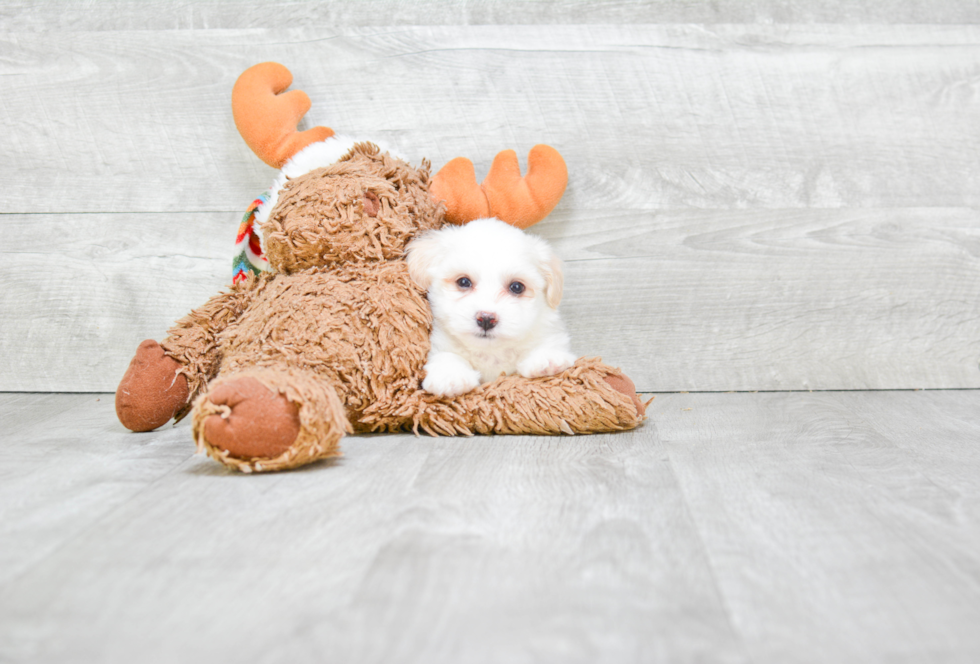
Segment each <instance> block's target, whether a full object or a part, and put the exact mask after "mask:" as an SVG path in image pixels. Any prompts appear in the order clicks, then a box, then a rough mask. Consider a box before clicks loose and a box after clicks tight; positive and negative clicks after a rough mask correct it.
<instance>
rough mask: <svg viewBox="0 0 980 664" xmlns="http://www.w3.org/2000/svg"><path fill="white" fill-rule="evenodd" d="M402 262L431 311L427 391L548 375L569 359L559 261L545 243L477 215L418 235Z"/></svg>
mask: <svg viewBox="0 0 980 664" xmlns="http://www.w3.org/2000/svg"><path fill="white" fill-rule="evenodd" d="M407 261H408V269H409V272H410V273H411V275H412V279H413V280H415V282H416V283H417V284H418V285H419V286H420V287H422V288H424V289H426V290H427V291H428V294H429V305H430V306H431V308H432V318H433V324H432V335H431V343H432V347H431V350H430V351H429V356H428V358H427V362H426V365H425V373H426V376H425V380H423V382H422V389H424V390H425V391H427V392H430V393H432V394H437V395H440V396H456V395H458V394H463V393H465V392H469V391H470V390H472V389H473V388H475V387H477V386H478V385H479V384H480V383H481V382H488V381H491V380H493V379H495V378H497V377H498V376H500V375H501V374H512V373H515V372H516V373H519V374H521V375H522V376H526V377H528V378H536V377H538V376H551V375H554V374H556V373H559V372H561V371H564V370H565V369H567V368H568V367H570V366H571V365H572V364H574V363H575V356H574V355H573V354H572V353H571V351H570V340H569V337H568V333H567V332H566V331H565V326H564V324H563V323H562V321H561V318H560V317H559V316H558V303H559V302H561V295H562V267H561V260H559V258H558V257H557V256H556V255H555V254H554V252H552V250H551V248H550V247H549V246H548V244H547V243H546V242H545V241H544V240H542V239H540V238H536V237H534V236H532V235H528V234H526V233H524V232H522V231H521V230H520V229H518V228H515V227H513V226H510V225H509V224H506V223H504V222H502V221H500V220H498V219H477V220H476V221H471V222H470V223H468V224H466V225H465V226H447V227H446V228H442V229H440V230H437V231H430V232H428V233H425V234H424V235H422V236H420V237H418V238H416V239H415V240H413V241H412V242H411V244H409V246H408V258H407Z"/></svg>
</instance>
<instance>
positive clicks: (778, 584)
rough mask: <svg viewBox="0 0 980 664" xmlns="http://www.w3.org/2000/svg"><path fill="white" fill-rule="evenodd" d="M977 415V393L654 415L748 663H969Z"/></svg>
mask: <svg viewBox="0 0 980 664" xmlns="http://www.w3.org/2000/svg"><path fill="white" fill-rule="evenodd" d="M978 413H980V392H976V391H966V392H945V393H943V392H940V393H929V392H905V393H875V392H869V393H846V394H834V393H828V394H820V395H817V394H789V395H787V394H770V395H764V394H745V395H714V396H712V395H669V396H663V397H658V398H657V399H656V401H654V404H653V406H652V408H651V410H650V411H649V414H650V417H651V418H652V419H653V420H654V421H655V422H656V423H657V427H658V431H659V432H660V437H661V441H662V443H663V445H664V447H665V448H666V450H667V453H668V456H669V458H670V461H671V467H672V468H673V469H674V471H675V473H676V475H677V478H678V481H679V483H680V486H681V490H682V491H683V492H684V496H685V500H686V501H687V504H688V506H689V509H690V510H691V514H692V518H693V519H694V521H695V522H696V523H697V524H698V531H699V533H700V535H701V537H702V541H703V542H704V545H705V548H706V549H707V550H708V551H709V554H708V557H709V559H710V561H711V567H712V570H713V571H714V573H715V575H716V578H717V579H718V584H719V587H721V588H722V594H723V596H724V598H725V606H726V607H728V609H729V611H730V612H731V617H732V623H733V625H735V629H736V631H737V632H738V633H739V635H740V637H741V638H742V642H743V644H744V647H745V649H746V652H747V653H748V655H749V658H750V659H751V660H752V661H756V662H856V661H909V662H912V661H937V662H964V663H965V662H973V661H976V660H977V658H978V657H980V638H978V636H977V632H976V630H975V629H973V627H972V625H976V624H977V623H978V621H980V584H978V579H980V554H978V551H980V547H978V544H980V540H978V536H980V518H978V515H980V509H978V508H980V483H978V481H977V477H978V474H977V471H978V470H980V451H978V448H977V445H976V441H977V440H978V434H980V431H978V428H977V427H978V424H980V418H978Z"/></svg>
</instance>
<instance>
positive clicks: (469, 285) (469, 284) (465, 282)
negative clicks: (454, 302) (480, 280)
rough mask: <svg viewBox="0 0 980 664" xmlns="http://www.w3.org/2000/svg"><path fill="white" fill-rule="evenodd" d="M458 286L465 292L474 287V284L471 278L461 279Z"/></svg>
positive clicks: (457, 282) (458, 280)
mask: <svg viewBox="0 0 980 664" xmlns="http://www.w3.org/2000/svg"><path fill="white" fill-rule="evenodd" d="M456 285H457V286H459V287H460V288H462V289H463V290H467V289H468V288H472V287H473V282H472V281H470V278H469V277H460V278H459V279H457V280H456Z"/></svg>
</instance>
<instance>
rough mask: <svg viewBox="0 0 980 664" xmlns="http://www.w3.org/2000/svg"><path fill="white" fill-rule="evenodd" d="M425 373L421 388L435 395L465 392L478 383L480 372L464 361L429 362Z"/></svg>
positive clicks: (455, 394) (451, 394) (454, 394)
mask: <svg viewBox="0 0 980 664" xmlns="http://www.w3.org/2000/svg"><path fill="white" fill-rule="evenodd" d="M425 374H426V375H425V380H423V381H422V389H423V390H425V391H426V392H428V393H429V394H434V395H436V396H437V397H455V396H459V395H460V394H466V393H467V392H469V391H470V390H472V389H475V388H476V387H477V386H479V384H480V372H479V371H477V370H476V369H473V368H472V367H470V366H469V365H467V364H466V363H464V362H458V363H457V362H435V363H432V362H430V363H429V364H427V365H425Z"/></svg>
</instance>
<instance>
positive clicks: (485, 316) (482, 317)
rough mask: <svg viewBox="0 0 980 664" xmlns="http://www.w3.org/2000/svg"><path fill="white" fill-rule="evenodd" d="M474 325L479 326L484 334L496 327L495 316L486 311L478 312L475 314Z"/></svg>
mask: <svg viewBox="0 0 980 664" xmlns="http://www.w3.org/2000/svg"><path fill="white" fill-rule="evenodd" d="M476 324H477V325H479V326H480V329H482V330H483V331H484V332H488V331H490V330H492V329H493V328H494V327H495V326H496V325H497V314H491V313H489V312H487V311H480V312H477V314H476Z"/></svg>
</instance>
